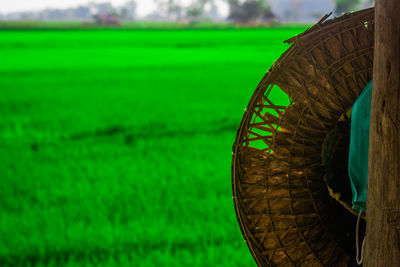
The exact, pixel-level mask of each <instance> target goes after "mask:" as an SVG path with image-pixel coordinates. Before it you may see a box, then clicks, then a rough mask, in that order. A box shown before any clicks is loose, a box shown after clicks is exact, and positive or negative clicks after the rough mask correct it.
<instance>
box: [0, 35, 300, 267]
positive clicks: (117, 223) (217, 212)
mask: <svg viewBox="0 0 400 267" xmlns="http://www.w3.org/2000/svg"><path fill="white" fill-rule="evenodd" d="M303 30H304V28H287V29H285V28H281V29H242V30H174V31H159V30H137V31H134V30H132V31H127V30H124V31H119V30H114V31H110V30H108V31H107V30H104V31H102V30H93V31H90V30H87V31H83V30H78V31H49V30H47V31H0V59H1V61H0V96H1V97H0V177H1V186H0V195H1V197H0V266H7V265H10V266H19V265H20V266H254V265H255V263H254V261H253V259H252V258H251V254H250V252H249V250H248V248H247V246H246V245H245V243H244V242H243V237H242V236H241V233H240V230H239V227H238V224H237V222H236V217H235V214H234V208H233V202H232V197H231V183H230V164H231V147H232V144H233V141H234V137H235V133H236V129H237V127H238V125H239V122H240V119H241V116H242V114H243V111H244V108H245V106H246V105H247V102H248V100H249V99H250V96H251V94H252V93H253V91H254V89H255V87H256V85H257V84H258V82H259V81H260V79H261V78H262V76H263V75H264V73H265V72H266V71H267V70H268V68H269V67H270V66H271V65H272V63H273V61H274V60H276V59H277V58H278V57H279V55H280V54H281V53H282V52H283V51H284V50H285V49H287V45H285V44H283V40H285V39H287V38H289V37H292V36H293V35H295V34H297V33H300V32H302V31H303Z"/></svg>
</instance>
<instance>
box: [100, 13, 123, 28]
mask: <svg viewBox="0 0 400 267" xmlns="http://www.w3.org/2000/svg"><path fill="white" fill-rule="evenodd" d="M94 20H95V23H96V24H97V25H121V22H120V20H119V19H118V18H117V17H116V16H114V15H112V14H108V13H100V14H97V15H95V16H94Z"/></svg>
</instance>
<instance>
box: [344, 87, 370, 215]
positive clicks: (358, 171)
mask: <svg viewBox="0 0 400 267" xmlns="http://www.w3.org/2000/svg"><path fill="white" fill-rule="evenodd" d="M371 97H372V81H370V82H369V83H368V84H367V86H366V87H365V88H364V89H363V91H362V92H361V94H360V96H359V97H358V98H357V100H356V101H355V102H354V105H353V110H352V114H351V130H350V149H349V176H350V182H351V190H352V193H353V199H352V204H353V209H354V210H356V211H361V212H363V213H365V211H366V203H367V181H368V147H369V127H370V118H371Z"/></svg>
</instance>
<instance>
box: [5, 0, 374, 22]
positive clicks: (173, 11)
mask: <svg viewBox="0 0 400 267" xmlns="http://www.w3.org/2000/svg"><path fill="white" fill-rule="evenodd" d="M141 1H145V0H129V1H127V2H125V3H124V4H122V5H119V6H116V5H113V4H112V3H110V2H107V1H105V2H102V3H95V2H91V3H88V4H84V5H80V6H77V7H73V8H67V9H54V8H52V9H51V8H47V9H44V10H41V11H31V12H30V11H25V12H13V13H6V14H1V13H0V20H45V21H47V20H50V21H59V20H79V21H92V20H93V19H94V18H96V16H98V15H99V14H108V15H111V16H113V17H115V18H118V19H119V20H121V21H138V20H139V21H169V22H171V21H175V22H193V21H196V22H199V21H201V22H205V21H208V22H221V21H230V22H234V23H241V24H242V23H275V22H314V21H315V20H317V19H319V18H320V17H321V16H323V15H324V14H326V13H328V12H330V11H334V14H335V15H341V14H342V13H345V12H350V11H355V10H358V9H362V8H366V7H370V6H373V5H374V0H318V1H317V0H153V3H154V4H155V5H154V6H155V8H154V10H152V11H151V12H148V13H147V14H139V13H138V6H140V4H141V3H142V2H141ZM146 1H147V0H146ZM142 4H143V3H142Z"/></svg>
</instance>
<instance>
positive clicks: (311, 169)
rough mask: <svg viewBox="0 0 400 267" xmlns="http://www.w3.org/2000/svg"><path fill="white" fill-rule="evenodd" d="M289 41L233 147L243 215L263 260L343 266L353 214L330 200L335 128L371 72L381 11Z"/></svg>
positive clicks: (321, 25)
mask: <svg viewBox="0 0 400 267" xmlns="http://www.w3.org/2000/svg"><path fill="white" fill-rule="evenodd" d="M327 17H328V16H325V17H324V18H322V19H321V21H320V22H318V23H317V24H316V25H314V26H313V27H311V28H310V29H308V30H307V31H305V32H304V33H302V34H300V35H298V36H296V37H294V38H292V39H290V40H288V41H286V42H288V43H290V44H291V46H290V48H289V49H288V50H287V51H286V52H285V53H284V54H283V55H282V56H281V57H280V58H279V60H278V61H276V62H275V63H274V65H273V66H272V67H271V68H270V70H269V71H268V72H267V74H266V75H265V76H264V77H263V79H262V80H261V82H260V84H259V85H258V87H257V88H256V90H255V92H254V94H253V96H252V97H251V99H250V102H249V104H248V106H247V108H246V111H245V113H244V115H243V118H242V122H241V124H240V127H239V129H238V132H237V136H236V140H235V143H234V146H233V161H232V188H233V199H234V204H235V210H236V215H237V219H238V222H239V225H240V228H241V230H242V233H243V236H244V238H245V241H246V243H247V245H248V247H249V249H250V251H251V252H252V254H253V257H254V258H255V260H256V262H257V264H258V265H259V266H345V265H346V263H347V261H348V259H349V255H350V253H351V250H349V249H350V248H349V247H348V244H349V243H352V242H353V241H352V240H349V238H350V237H349V233H348V230H347V229H349V227H350V228H353V226H354V224H353V221H352V220H353V219H354V218H353V217H354V216H353V215H351V214H350V213H349V212H348V211H347V210H346V209H344V208H343V207H342V206H341V205H340V204H339V203H338V202H337V201H335V200H333V198H331V197H330V195H329V192H328V189H327V187H326V184H325V181H324V175H325V169H324V168H323V167H322V165H321V149H322V146H323V143H324V140H325V138H326V136H327V134H328V133H329V132H330V131H331V130H332V129H334V128H335V127H336V125H337V123H338V121H339V120H340V118H343V117H346V114H347V112H348V111H349V109H351V107H352V105H353V103H354V101H355V100H356V98H357V97H358V95H359V94H360V92H361V91H362V89H363V88H364V87H365V85H366V84H367V83H368V82H369V81H370V80H371V79H372V64H373V44H374V9H373V8H371V9H366V10H362V11H359V12H355V13H350V14H346V15H343V16H341V17H338V18H334V19H331V20H326V19H327Z"/></svg>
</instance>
